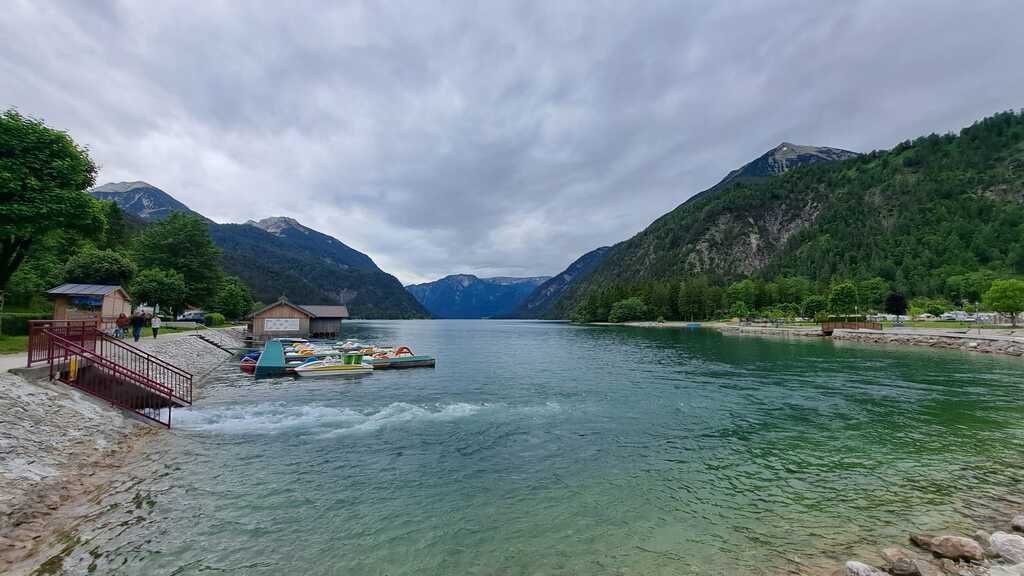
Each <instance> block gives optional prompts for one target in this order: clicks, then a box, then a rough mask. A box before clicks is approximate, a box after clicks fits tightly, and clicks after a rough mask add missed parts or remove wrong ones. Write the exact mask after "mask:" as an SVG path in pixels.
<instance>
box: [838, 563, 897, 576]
mask: <svg viewBox="0 0 1024 576" xmlns="http://www.w3.org/2000/svg"><path fill="white" fill-rule="evenodd" d="M840 574H843V575H844V576H890V575H889V573H888V572H885V571H883V570H879V569H878V568H875V567H873V566H868V565H867V564H865V563H863V562H857V561H855V560H850V561H849V562H847V563H846V565H845V566H843V570H842V571H841V572H840Z"/></svg>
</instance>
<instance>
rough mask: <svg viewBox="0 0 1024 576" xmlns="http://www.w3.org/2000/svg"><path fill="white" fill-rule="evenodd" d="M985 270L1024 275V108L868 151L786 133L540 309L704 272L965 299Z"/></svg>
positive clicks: (562, 311)
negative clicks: (793, 139) (963, 288)
mask: <svg viewBox="0 0 1024 576" xmlns="http://www.w3.org/2000/svg"><path fill="white" fill-rule="evenodd" d="M975 273H979V274H989V275H992V277H1000V276H1007V275H1014V274H1021V273H1024V113H1016V112H1003V113H999V114H996V115H994V116H992V117H989V118H985V119H983V120H981V121H979V122H975V123H974V124H972V125H971V126H969V127H966V128H964V129H963V130H961V131H960V132H959V133H949V134H944V135H938V134H931V135H928V136H922V137H919V138H917V139H915V140H913V141H910V140H907V141H904V142H901V143H900V144H898V145H896V146H895V147H893V148H892V149H890V150H877V151H874V152H871V153H869V154H863V155H860V154H855V153H853V152H848V151H845V150H836V149H832V148H812V147H803V146H794V145H792V144H786V143H784V144H781V145H780V146H779V147H776V148H775V149H773V150H772V151H769V152H768V153H767V154H766V155H765V156H762V157H760V158H758V159H757V160H755V161H753V162H751V163H749V164H747V165H745V166H744V167H742V168H740V169H739V170H737V171H733V172H731V173H730V174H729V175H727V176H726V178H725V179H723V181H722V182H720V183H719V184H717V185H715V186H714V187H712V188H711V189H709V190H706V191H704V192H702V193H700V194H697V195H695V196H693V197H692V198H690V199H689V200H687V201H686V202H683V203H682V204H680V205H679V206H678V207H676V208H675V209H673V210H672V211H670V212H668V213H667V214H665V215H663V216H661V217H660V218H658V219H657V220H655V221H654V222H653V223H652V224H651V225H650V226H648V227H647V228H646V229H644V230H643V231H641V232H640V233H638V234H637V235H635V236H633V237H632V238H630V239H629V240H626V241H624V242H621V243H619V244H616V245H615V246H613V247H612V248H611V249H610V250H608V252H607V254H606V255H605V256H604V258H603V259H602V260H601V262H600V263H599V264H597V265H596V266H594V267H593V269H592V270H591V271H590V273H589V274H585V275H583V276H581V277H578V278H577V279H576V280H575V281H573V282H572V283H571V284H570V286H569V287H568V288H567V289H566V290H564V291H563V292H562V294H561V296H560V297H559V298H558V299H557V300H556V301H555V302H553V303H552V304H551V305H550V306H549V307H548V308H547V309H546V310H544V311H543V312H541V315H542V316H545V317H554V318H565V317H567V316H568V315H569V314H570V313H571V312H572V311H573V310H575V309H576V307H577V305H579V304H580V303H581V302H583V301H584V300H585V299H586V298H590V297H593V298H592V299H591V300H590V301H591V302H598V301H601V303H600V306H601V307H606V306H607V305H608V299H615V298H619V297H620V296H622V295H635V294H644V293H647V294H654V293H655V292H656V291H657V290H661V291H662V292H666V291H667V292H669V293H671V290H672V289H673V286H675V287H678V285H679V281H680V279H697V280H699V279H701V278H702V279H703V280H699V281H703V282H709V283H711V285H713V286H714V285H717V286H725V285H728V284H729V283H730V282H735V281H738V280H741V279H743V278H747V277H751V278H754V279H756V280H758V281H760V282H762V284H763V285H765V286H767V288H766V289H770V288H771V286H769V284H771V283H772V282H773V281H775V280H777V279H780V278H803V279H806V280H807V281H809V282H812V283H814V284H815V285H817V286H819V287H827V286H828V285H829V284H830V283H832V282H834V281H835V280H836V279H846V280H850V279H855V280H856V279H871V278H875V279H878V281H879V282H880V283H882V285H883V286H886V287H888V289H891V290H893V291H896V292H899V293H901V294H904V295H906V296H907V297H915V296H922V297H933V296H943V297H946V298H951V299H955V298H958V297H959V296H958V295H957V291H958V290H959V289H958V288H957V286H958V284H959V283H960V282H962V279H963V278H964V275H967V274H975ZM659 286H661V287H660V288H659ZM961 296H962V294H961ZM770 298H771V295H770V294H765V295H764V299H765V300H767V301H770ZM758 299H761V296H757V297H755V300H758ZM662 300H664V301H665V302H666V303H668V304H670V303H671V302H673V300H672V298H671V297H670V298H668V299H667V300H665V299H662ZM668 304H665V305H664V306H662V307H661V308H662V309H665V310H668V309H667V308H666V306H668Z"/></svg>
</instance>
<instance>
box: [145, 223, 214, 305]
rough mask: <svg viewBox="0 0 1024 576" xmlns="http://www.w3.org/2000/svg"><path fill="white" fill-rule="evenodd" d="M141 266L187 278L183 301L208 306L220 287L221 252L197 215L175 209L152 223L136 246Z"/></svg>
mask: <svg viewBox="0 0 1024 576" xmlns="http://www.w3.org/2000/svg"><path fill="white" fill-rule="evenodd" d="M134 251H135V259H136V261H137V262H138V264H139V267H141V268H161V269H166V270H174V271H176V272H178V273H179V274H181V275H182V276H183V277H184V278H185V289H184V295H183V303H184V304H189V305H199V306H201V305H206V304H207V303H209V302H211V300H212V299H213V297H214V296H215V295H216V294H217V288H218V287H219V286H220V280H221V269H220V251H219V250H217V247H216V246H214V244H213V241H212V240H211V239H210V234H209V232H208V231H207V228H206V223H205V222H203V220H202V219H200V218H199V217H198V216H194V215H192V214H184V213H182V212H174V213H172V214H171V215H170V216H168V217H167V218H165V219H163V220H161V221H159V222H155V223H153V224H150V225H149V226H148V227H147V228H146V229H145V230H144V231H143V232H142V234H141V235H140V236H139V238H138V240H137V242H136V245H135V250H134Z"/></svg>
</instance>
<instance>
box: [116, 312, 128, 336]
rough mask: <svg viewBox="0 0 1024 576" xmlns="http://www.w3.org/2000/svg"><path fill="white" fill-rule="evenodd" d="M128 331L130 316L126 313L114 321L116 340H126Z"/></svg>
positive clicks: (122, 313)
mask: <svg viewBox="0 0 1024 576" xmlns="http://www.w3.org/2000/svg"><path fill="white" fill-rule="evenodd" d="M127 331H128V315H127V314H125V313H124V312H121V314H119V315H118V317H117V320H115V321H114V338H124V337H125V333H126V332H127Z"/></svg>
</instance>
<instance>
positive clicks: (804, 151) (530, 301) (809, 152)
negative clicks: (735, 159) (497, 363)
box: [513, 142, 860, 318]
mask: <svg viewBox="0 0 1024 576" xmlns="http://www.w3.org/2000/svg"><path fill="white" fill-rule="evenodd" d="M859 155H860V154H858V153H857V152H851V151H849V150H843V149H841V148H829V147H827V146H805V145H800V144H792V143H790V142H782V143H781V144H779V145H778V146H776V147H774V148H772V149H771V150H769V151H767V152H765V153H764V154H762V155H761V156H758V157H757V158H755V159H754V160H751V161H750V162H747V163H746V164H744V165H743V166H740V167H739V168H736V169H735V170H732V171H730V172H729V173H728V174H726V175H725V177H724V178H722V180H720V181H719V182H718V183H717V184H715V185H714V186H712V187H711V188H708V189H707V190H704V191H702V192H699V193H697V194H695V195H694V196H692V197H690V198H688V199H687V200H686V201H685V202H684V203H683V204H682V205H680V207H681V206H684V205H686V204H689V203H692V202H695V201H697V200H698V199H702V198H706V197H708V196H710V195H712V194H714V193H716V192H718V191H720V190H723V189H725V188H728V187H730V186H732V185H735V184H737V183H740V182H753V181H757V180H762V179H764V178H768V177H771V176H776V175H779V174H782V173H785V172H787V171H789V170H793V169H794V168H798V167H801V166H806V165H809V164H816V163H819V162H834V161H837V160H846V159H849V158H855V157H857V156H859ZM678 209H679V208H676V210H678ZM669 214H671V212H670V213H669ZM667 216H668V215H665V216H662V217H660V218H659V219H658V220H655V221H654V223H652V224H651V226H650V227H648V229H649V228H651V227H654V226H656V225H657V223H658V221H659V220H661V219H663V218H666V217H667ZM640 234H643V232H641V233H640ZM638 236H639V234H638ZM631 241H632V240H627V241H623V242H619V243H618V244H615V245H614V246H611V247H603V248H598V249H596V250H593V251H591V252H588V253H586V254H584V255H583V256H581V257H580V258H579V259H578V260H576V261H575V262H573V263H572V264H571V265H570V266H569V268H567V269H566V270H565V271H564V272H562V273H561V274H558V275H557V276H555V277H554V278H552V279H551V280H550V281H549V283H548V284H546V285H544V286H539V287H538V288H537V290H536V291H535V292H534V294H531V295H530V296H529V297H527V298H526V299H525V300H524V301H523V305H521V306H520V307H519V308H518V309H517V310H516V311H515V312H513V316H514V317H516V318H565V317H566V316H567V315H568V313H569V311H570V310H569V308H570V307H571V306H574V305H575V302H576V299H575V298H574V297H573V296H572V293H573V292H574V291H575V288H576V286H577V285H579V284H580V283H581V282H583V281H584V279H585V278H587V277H588V275H589V274H590V273H591V272H592V271H593V270H594V269H596V268H598V267H599V265H601V264H602V263H603V261H604V260H605V259H606V257H607V256H608V255H609V254H612V253H614V252H616V251H617V250H618V249H620V247H621V246H622V245H624V244H626V243H627V242H631ZM567 294H568V297H565V298H564V296H566V295H567Z"/></svg>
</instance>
